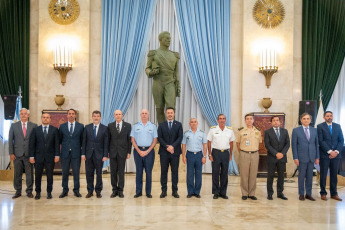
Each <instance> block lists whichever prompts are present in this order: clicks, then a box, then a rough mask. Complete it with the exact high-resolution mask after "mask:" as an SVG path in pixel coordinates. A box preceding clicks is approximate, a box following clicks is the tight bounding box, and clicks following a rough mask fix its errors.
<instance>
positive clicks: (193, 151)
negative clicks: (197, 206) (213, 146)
mask: <svg viewBox="0 0 345 230" xmlns="http://www.w3.org/2000/svg"><path fill="white" fill-rule="evenodd" d="M189 126H190V129H189V130H188V131H187V132H185V133H184V135H183V139H182V155H183V163H185V164H186V162H187V190H188V195H187V198H191V197H192V196H195V197H196V198H200V190H201V184H202V165H203V164H205V163H206V154H207V139H206V134H205V133H204V132H203V131H201V130H200V129H198V120H197V119H196V118H191V119H190V121H189ZM186 150H187V154H186ZM194 178H195V183H194Z"/></svg>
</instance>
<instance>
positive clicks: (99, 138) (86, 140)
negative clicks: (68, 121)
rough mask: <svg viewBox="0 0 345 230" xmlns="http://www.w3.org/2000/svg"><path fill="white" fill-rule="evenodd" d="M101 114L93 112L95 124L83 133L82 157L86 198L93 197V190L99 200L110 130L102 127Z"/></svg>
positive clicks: (88, 126)
mask: <svg viewBox="0 0 345 230" xmlns="http://www.w3.org/2000/svg"><path fill="white" fill-rule="evenodd" d="M101 118H102V117H101V112H100V111H98V110H95V111H93V112H92V121H93V123H91V124H88V125H86V126H85V129H84V133H83V145H82V156H85V158H86V160H85V170H86V182H87V192H88V193H87V195H86V198H90V197H92V196H93V190H95V191H96V196H97V198H101V197H102V195H101V191H102V188H103V182H102V168H103V162H104V161H106V160H107V159H108V143H109V139H108V130H107V126H105V125H102V124H101V123H100V122H101ZM95 169H96V175H97V177H96V186H94V175H95Z"/></svg>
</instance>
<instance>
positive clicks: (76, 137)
mask: <svg viewBox="0 0 345 230" xmlns="http://www.w3.org/2000/svg"><path fill="white" fill-rule="evenodd" d="M83 132H84V125H83V124H81V123H79V122H75V127H74V131H73V134H72V136H70V135H69V129H68V122H66V123H63V124H61V125H60V129H59V134H60V144H61V158H68V157H69V152H70V151H71V155H72V158H78V157H81V146H82V143H83Z"/></svg>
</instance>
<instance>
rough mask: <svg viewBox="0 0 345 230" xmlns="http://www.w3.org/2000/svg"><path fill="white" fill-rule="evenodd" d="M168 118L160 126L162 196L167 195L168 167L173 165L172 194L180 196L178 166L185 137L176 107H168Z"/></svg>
mask: <svg viewBox="0 0 345 230" xmlns="http://www.w3.org/2000/svg"><path fill="white" fill-rule="evenodd" d="M165 113H166V117H167V120H166V121H164V122H162V123H160V124H159V126H158V141H159V143H160V146H159V152H158V153H159V155H160V163H161V186H162V193H161V195H160V198H164V197H166V196H167V182H168V169H169V164H170V166H171V177H172V195H173V197H175V198H179V197H180V196H179V195H178V193H177V190H178V188H177V183H178V167H179V164H180V155H181V152H182V151H181V142H182V138H183V129H182V124H181V123H180V122H178V121H176V120H174V117H175V109H174V108H171V107H169V108H167V109H166V111H165Z"/></svg>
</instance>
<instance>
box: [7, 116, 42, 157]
mask: <svg viewBox="0 0 345 230" xmlns="http://www.w3.org/2000/svg"><path fill="white" fill-rule="evenodd" d="M36 127H37V125H36V124H35V123H32V122H30V121H28V123H27V127H26V135H25V138H24V134H23V127H22V123H21V121H18V122H16V123H13V124H12V125H11V128H10V133H9V135H8V143H9V153H10V154H14V155H16V156H17V157H21V156H26V157H28V156H29V155H30V153H29V140H30V135H31V132H32V130H33V129H34V128H36Z"/></svg>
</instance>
